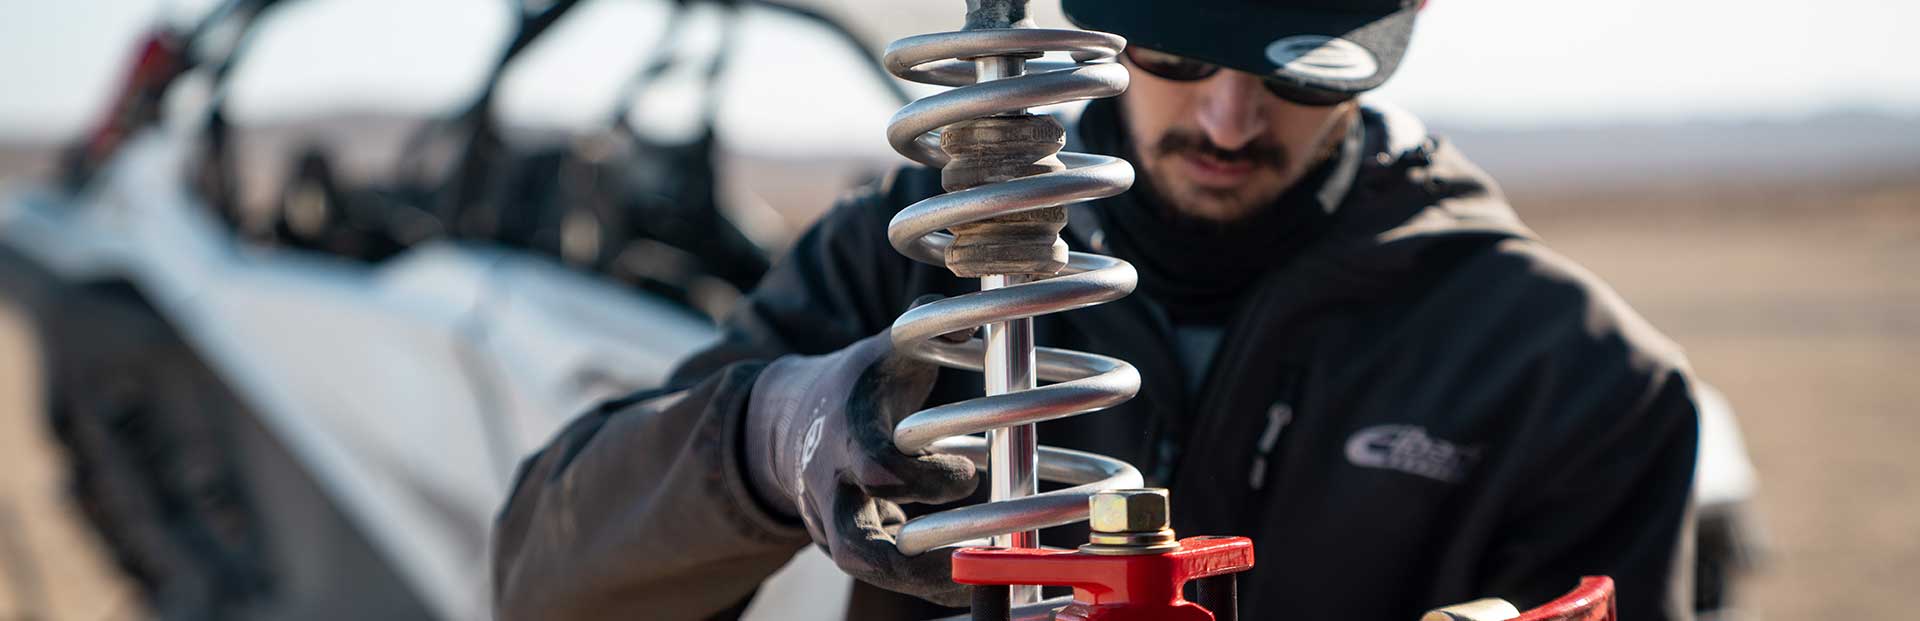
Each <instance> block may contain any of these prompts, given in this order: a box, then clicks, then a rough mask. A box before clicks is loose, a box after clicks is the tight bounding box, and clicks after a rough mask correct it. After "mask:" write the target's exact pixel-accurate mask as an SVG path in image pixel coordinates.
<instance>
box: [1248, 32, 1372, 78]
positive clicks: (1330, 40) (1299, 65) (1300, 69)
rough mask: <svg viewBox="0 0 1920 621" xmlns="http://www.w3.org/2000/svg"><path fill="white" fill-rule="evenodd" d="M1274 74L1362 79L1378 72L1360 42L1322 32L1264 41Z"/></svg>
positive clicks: (1370, 55) (1370, 54)
mask: <svg viewBox="0 0 1920 621" xmlns="http://www.w3.org/2000/svg"><path fill="white" fill-rule="evenodd" d="M1267 60H1271V61H1273V64H1275V65H1279V66H1280V68H1279V69H1275V70H1274V73H1285V74H1290V75H1296V76H1300V77H1303V78H1314V79H1320V80H1365V79H1367V78H1371V77H1373V74H1375V73H1379V72H1380V61H1379V60H1378V59H1375V58H1374V57H1373V52H1369V51H1367V48H1364V47H1360V44H1358V43H1354V42H1352V41H1348V40H1346V39H1341V38H1338V37H1328V36H1324V35H1297V36H1292V37H1287V38H1284V39H1280V40H1278V41H1274V42H1273V43H1269V44H1267Z"/></svg>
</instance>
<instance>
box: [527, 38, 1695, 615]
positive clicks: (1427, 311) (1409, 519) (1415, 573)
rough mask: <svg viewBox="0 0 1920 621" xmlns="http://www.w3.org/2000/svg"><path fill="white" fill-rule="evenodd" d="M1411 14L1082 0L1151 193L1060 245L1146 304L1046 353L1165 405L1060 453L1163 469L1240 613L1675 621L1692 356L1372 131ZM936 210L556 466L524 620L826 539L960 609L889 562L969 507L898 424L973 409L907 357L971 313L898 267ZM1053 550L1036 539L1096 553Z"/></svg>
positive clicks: (1680, 598) (653, 592)
mask: <svg viewBox="0 0 1920 621" xmlns="http://www.w3.org/2000/svg"><path fill="white" fill-rule="evenodd" d="M1415 4H1416V2H1415V0H1187V1H1185V2H1182V3H1179V6H1177V7H1175V6H1169V5H1166V4H1162V3H1153V2H1147V1H1145V0H1131V1H1121V0H1066V2H1065V8H1066V12H1067V15H1068V16H1069V17H1070V18H1071V19H1073V20H1074V21H1075V22H1076V23H1078V24H1079V25H1081V26H1083V27H1086V28H1089V29H1094V30H1103V31H1109V32H1115V33H1117V34H1120V35H1123V36H1125V37H1127V38H1128V39H1129V40H1130V41H1131V44H1132V46H1131V47H1130V48H1129V49H1128V51H1127V54H1126V55H1125V58H1124V59H1123V60H1124V62H1126V63H1127V64H1128V65H1129V66H1130V68H1131V70H1132V74H1133V82H1132V86H1131V89H1130V91H1129V92H1128V93H1126V94H1125V95H1123V96H1122V97H1120V98H1118V99H1116V100H1105V101H1097V102H1094V103H1092V104H1090V105H1089V106H1088V107H1087V109H1086V110H1085V112H1084V114H1083V115H1082V117H1081V119H1080V121H1079V123H1078V127H1077V128H1076V131H1077V135H1078V138H1079V140H1080V142H1082V143H1083V149H1084V150H1088V151H1093V152H1098V153H1104V154H1111V155H1117V156H1122V157H1126V158H1127V159H1129V160H1131V161H1133V162H1134V163H1135V164H1136V165H1137V166H1138V168H1139V169H1140V172H1141V175H1140V180H1139V183H1138V184H1137V185H1136V186H1135V188H1134V189H1133V190H1132V191H1131V192H1129V193H1127V194H1124V195H1122V196H1120V197H1116V198H1113V199H1107V200H1102V201H1097V202H1095V203H1092V204H1089V205H1085V206H1078V207H1075V208H1074V210H1073V213H1072V224H1070V225H1069V228H1068V230H1067V231H1066V233H1064V236H1065V238H1066V239H1067V241H1068V243H1069V245H1071V246H1073V247H1075V248H1081V249H1088V250H1091V251H1095V252H1103V253H1108V254H1112V255H1114V256H1117V257H1120V258H1123V259H1126V260H1127V261H1130V262H1132V263H1133V264H1134V265H1135V266H1137V267H1138V268H1139V271H1140V285H1139V289H1138V292H1137V293H1136V294H1135V295H1133V296H1131V297H1129V298H1126V299H1124V300H1121V301H1119V302H1116V303H1112V304H1107V305H1103V306H1098V307H1094V308H1089V309H1084V310H1079V311H1074V312H1069V313H1063V314H1058V315H1051V316H1045V317H1041V318H1038V319H1036V320H1035V330H1036V332H1037V335H1038V341H1039V342H1041V343H1044V344H1047V345H1052V346H1058V347H1065V348H1070V349H1077V350H1084V351H1090V352H1094V353H1100V354H1105V355H1110V356H1114V357H1118V358H1121V359H1124V360H1128V361H1130V362H1132V363H1133V364H1134V365H1136V366H1138V367H1139V369H1140V371H1141V373H1142V375H1143V376H1144V378H1145V384H1144V387H1143V389H1142V390H1141V391H1140V395H1139V397H1138V398H1136V399H1134V400H1133V401H1130V402H1128V403H1126V404H1123V405H1121V406H1118V407H1116V408H1113V409H1112V410H1109V411H1106V412H1101V413H1097V414H1092V415H1087V416H1081V417H1076V418H1071V419H1067V420H1063V421H1056V422H1052V423H1044V424H1042V425H1041V426H1040V435H1041V438H1042V439H1043V441H1044V442H1046V443H1048V444H1052V445H1059V446H1065V447H1068V448H1075V449H1082V450H1089V451H1093V452H1097V453H1103V454H1107V455H1111V456H1115V457H1118V458H1122V459H1125V460H1127V461H1129V462H1132V463H1134V464H1136V465H1138V466H1140V468H1141V470H1142V471H1143V472H1145V473H1146V475H1147V477H1148V479H1149V481H1148V482H1149V484H1152V485H1163V486H1166V487H1169V488H1170V489H1171V495H1172V499H1173V503H1174V504H1173V519H1174V527H1175V528H1176V529H1178V530H1180V531H1181V532H1183V533H1186V534H1233V535H1245V536H1249V537H1252V538H1253V540H1254V541H1255V544H1256V546H1257V555H1258V558H1259V564H1258V565H1257V566H1256V567H1255V568H1254V569H1253V570H1252V572H1251V573H1250V574H1247V575H1245V576H1243V577H1242V590H1241V592H1242V594H1243V597H1242V610H1243V611H1244V614H1246V615H1248V617H1247V618H1276V619H1277V618H1289V619H1336V618H1338V619H1413V618H1417V616H1418V614H1419V613H1420V612H1421V611H1422V610H1425V609H1427V608H1431V607H1435V606H1439V605H1445V604H1449V603H1456V602H1461V601H1466V600H1471V599H1476V598H1480V597H1488V596H1496V597H1504V598H1507V599H1509V600H1512V601H1514V602H1515V603H1516V604H1519V605H1521V606H1522V607H1526V606H1532V605H1537V604H1540V603H1542V602H1544V601H1546V600H1548V599H1550V598H1552V597H1553V596H1555V595H1557V594H1558V593H1561V592H1564V591H1566V590H1567V589H1569V588H1571V587H1572V586H1573V585H1574V584H1575V582H1576V581H1577V579H1578V578H1579V577H1580V576H1582V575H1589V574H1606V575H1610V576H1612V577H1613V578H1614V579H1615V580H1616V581H1617V583H1618V586H1619V594H1620V612H1621V615H1622V616H1623V618H1626V619H1633V620H1635V621H1645V620H1655V619H1676V618H1684V617H1685V616H1686V612H1685V606H1684V603H1685V601H1686V595H1687V594H1686V588H1685V586H1684V579H1683V578H1684V573H1685V572H1683V571H1677V568H1678V567H1684V566H1685V565H1684V564H1683V563H1684V562H1685V561H1686V557H1685V554H1684V548H1685V545H1684V542H1685V541H1686V538H1685V537H1684V535H1685V534H1686V530H1687V528H1686V524H1687V518H1686V514H1687V508H1688V501H1687V498H1688V486H1689V483H1690V479H1691V476H1692V470H1693V462H1694V446H1695V433H1696V432H1695V413H1694V406H1693V403H1692V402H1691V400H1690V398H1689V391H1688V386H1689V378H1688V375H1687V371H1686V369H1685V366H1684V362H1683V360H1682V358H1681V356H1680V355H1679V353H1678V352H1677V350H1676V348H1674V346H1672V345H1671V344H1669V343H1668V342H1667V341H1666V340H1665V339H1664V338H1662V337H1661V336H1660V335H1659V334H1657V333H1655V332H1654V331H1653V330H1652V329H1651V328H1650V327H1648V326H1647V325H1646V324H1645V323H1644V322H1643V321H1642V320H1641V319H1639V318H1638V317H1637V316H1636V315H1634V314H1633V313H1632V311H1631V310H1629V309H1628V308H1626V306H1625V305H1624V304H1623V303H1622V302H1621V301H1620V300H1619V299H1618V297H1616V296H1615V295H1614V294H1613V293H1612V292H1611V291H1609V290H1608V289H1607V288H1606V287H1605V286H1604V285H1603V284H1602V283H1600V282H1599V281H1598V280H1596V279H1595V278H1594V277H1593V276H1592V275H1590V274H1588V273H1586V272H1585V271H1582V270H1581V269H1579V268H1578V267H1577V266H1575V265H1573V264H1572V263H1571V262H1570V261H1568V260H1567V259H1565V258H1563V257H1560V256H1558V255H1556V254H1553V253H1552V252H1551V251H1550V250H1548V249H1547V248H1545V247H1544V246H1543V245H1542V244H1541V243H1540V242H1539V241H1538V240H1536V239H1534V237H1533V236H1532V234H1531V233H1530V232H1529V231H1528V230H1527V229H1526V228H1525V227H1524V226H1522V225H1521V224H1520V222H1519V221H1518V219H1517V218H1516V217H1515V215H1514V213H1513V211H1512V210H1511V209H1510V208H1509V207H1508V206H1507V205H1506V204H1505V203H1504V201H1503V199H1502V198H1501V197H1500V195H1499V193H1498V191H1497V189H1496V188H1495V187H1494V185H1493V182H1492V181H1491V180H1490V179H1488V178H1487V177H1486V175H1485V174H1484V173H1482V172H1480V171H1479V170H1477V169H1476V168H1474V167H1473V166H1472V165H1471V164H1469V163H1468V162H1467V161H1466V160H1465V159H1464V158H1463V157H1462V156H1461V155H1460V153H1459V152H1457V151H1456V150H1455V149H1453V148H1452V147H1451V146H1450V145H1448V144H1446V143H1444V142H1442V141H1440V140H1438V139H1435V138H1430V137H1428V136H1427V135H1426V132H1425V131H1424V130H1423V129H1421V128H1420V127H1419V126H1418V123H1417V121H1413V120H1411V119H1410V118H1408V117H1406V116H1405V115H1404V114H1400V113H1393V112H1388V111H1385V110H1384V109H1378V108H1372V107H1367V106H1362V105H1359V104H1358V103H1356V102H1355V100H1354V97H1355V96H1356V95H1357V94H1359V93H1361V92H1364V91H1367V90H1369V89H1372V88H1374V87H1377V86H1379V85H1380V84H1381V83H1382V82H1383V81H1385V80H1386V79H1387V77H1388V76H1389V75H1390V74H1391V73H1392V72H1393V71H1394V69H1395V66H1396V65H1397V64H1398V62H1399V60H1400V56H1401V52H1402V51H1403V50H1404V49H1405V45H1406V42H1407V40H1408V37H1409V36H1410V32H1411V29H1412V26H1413V22H1414V16H1415V15H1416V13H1417V12H1418V7H1417V6H1415ZM939 191H940V189H939V187H938V174H937V172H935V171H929V170H922V169H911V168H910V169H903V170H901V171H899V172H898V173H897V174H896V175H894V176H893V177H891V178H890V179H888V180H886V181H884V182H882V183H880V184H878V185H877V186H876V187H873V188H870V189H869V190H868V191H867V192H866V193H864V194H862V195H859V196H857V197H854V198H853V199H851V200H847V201H845V202H843V203H842V204H840V205H838V206H837V207H836V208H835V209H834V210H833V211H832V212H830V213H829V214H827V215H826V216H825V217H824V218H823V219H822V220H821V221H820V222H819V223H817V224H816V225H815V226H814V227H813V228H812V229H811V230H810V231H809V232H808V233H807V234H806V235H805V236H804V237H803V238H802V239H801V240H800V241H799V243H798V244H797V246H796V247H795V249H794V250H793V252H792V254H790V255H789V256H787V257H786V258H785V259H784V260H783V261H782V262H781V263H780V264H779V265H778V266H777V267H776V268H775V270H774V271H773V272H772V273H771V274H770V275H769V276H768V277H767V279H766V280H765V281H764V282H763V283H762V284H761V286H760V288H759V289H758V290H757V291H755V292H754V293H753V294H752V296H751V297H750V298H749V299H748V300H747V302H746V303H745V306H744V308H743V309H742V310H740V311H739V312H738V313H736V314H735V315H734V316H733V317H732V318H731V319H730V320H729V322H728V324H727V329H728V332H727V337H726V339H725V340H724V342H722V343H720V344H719V345H716V346H715V347H713V348H712V349H710V350H709V351H706V352H704V353H702V354H701V355H699V356H697V357H695V358H694V359H693V360H691V361H689V362H687V363H686V364H685V365H684V366H683V367H682V368H681V369H680V370H679V372H678V373H677V374H676V379H675V380H674V381H673V383H672V385H673V386H674V387H675V388H676V390H674V391H672V392H667V391H656V392H650V393H646V394H642V395H636V396H634V397H631V398H628V399H625V400H622V401H618V402H615V403H610V404H607V405H606V406H604V407H602V408H600V409H599V410H598V411H596V412H593V413H590V414H588V415H587V416H584V417H582V418H581V419H580V420H578V421H576V422H575V423H574V424H573V425H572V426H571V427H569V428H568V429H566V430H565V431H564V432H563V433H562V434H561V435H560V436H559V437H558V438H556V439H555V440H554V442H553V444H552V446H550V447H548V448H547V449H545V450H544V451H543V452H542V453H540V454H538V455H535V456H534V457H533V458H531V459H530V460H529V461H528V462H527V463H526V465H525V466H524V467H523V468H522V470H521V473H520V479H519V482H518V484H517V487H516V489H515V491H514V493H513V495H512V498H511V499H510V500H509V502H508V505H507V506H506V508H505V510H504V511H503V513H502V515H501V516H500V521H499V524H498V532H497V540H496V544H497V546H496V548H497V550H496V553H497V559H496V565H495V570H494V578H495V585H496V589H497V599H496V603H497V605H498V606H499V612H500V614H501V615H502V617H503V618H508V619H521V618H540V619H570V618H601V617H627V618H649V619H680V618H702V617H707V616H725V615H726V614H729V611H732V610H737V607H738V606H739V605H741V604H742V603H743V602H745V601H746V600H747V599H748V598H749V597H750V596H751V595H752V594H753V592H754V589H755V587H756V585H757V584H758V583H759V582H760V581H761V580H763V579H764V578H765V577H766V576H767V575H768V574H770V573H771V572H773V571H774V570H775V569H776V568H778V567H779V566H780V565H781V564H782V563H784V562H785V561H786V560H787V559H788V558H789V557H790V556H791V555H792V554H793V553H794V552H795V551H796V550H798V549H799V548H800V547H801V546H804V545H807V544H809V543H813V544H816V545H819V546H820V547H821V548H822V549H824V550H825V551H826V552H827V553H828V555H829V556H831V557H832V558H833V559H834V561H835V562H836V563H837V564H838V565H839V566H840V567H841V568H842V569H843V570H845V571H847V572H848V573H850V574H852V575H853V576H855V577H856V578H859V579H860V580H861V581H862V582H861V583H857V584H856V587H855V592H854V594H853V597H852V600H851V604H850V608H851V610H850V616H851V617H852V618H859V619H916V618H927V617H929V616H935V615H937V614H939V613H940V609H938V608H935V607H932V606H931V604H929V603H928V602H927V601H926V600H932V601H934V602H941V603H949V604H952V603H957V602H960V601H964V600H963V598H962V597H961V590H960V589H959V588H958V587H957V586H956V585H954V584H952V583H951V582H950V581H949V580H948V574H947V567H946V562H947V560H946V558H945V556H943V555H941V554H939V553H930V554H927V555H922V556H918V557H907V556H903V555H901V554H900V553H899V552H898V551H897V550H895V549H894V547H893V545H892V543H891V539H890V535H891V532H892V531H891V529H892V528H893V527H895V526H897V524H898V523H899V522H900V520H901V519H903V518H904V515H903V513H904V511H903V507H904V508H905V511H915V512H917V511H921V510H923V509H924V508H925V507H924V505H925V504H927V503H942V502H949V501H954V500H958V499H961V498H963V497H966V496H967V495H968V494H969V493H970V492H973V491H974V488H975V483H976V481H975V479H974V474H973V470H972V467H971V464H968V463H966V462H965V460H962V459H959V458H957V457H951V456H940V455H906V454H902V453H900V452H899V451H898V450H897V449H895V448H894V447H893V446H892V445H891V443H890V441H889V440H888V435H887V432H886V430H887V429H888V428H889V427H890V425H891V424H892V422H893V421H894V420H897V419H898V418H899V417H901V416H904V415H905V414H907V413H910V412H912V411H914V410H917V409H919V408H921V407H923V406H924V405H928V404H934V403H943V402H950V401H954V400H958V399H962V398H966V397H968V396H973V395H977V394H978V393H979V390H980V389H979V387H980V379H979V376H978V375H977V374H970V373H961V372H955V371H951V370H940V371H938V372H936V371H935V370H934V369H933V368H932V367H930V366H927V365H925V364H923V363H917V362H913V361H910V360H906V359H904V358H902V357H899V356H893V355H891V352H890V351H889V350H890V346H889V345H888V344H887V339H886V337H885V332H886V330H887V327H888V325H889V324H890V322H892V321H893V319H894V317H895V316H897V315H899V314H900V313H901V312H902V311H904V310H906V309H907V308H908V307H909V305H910V304H911V303H912V302H913V301H915V300H916V299H917V298H920V297H921V296H923V295H926V294H940V295H956V294H960V293H965V292H967V291H971V290H973V289H974V288H975V285H974V284H972V283H971V282H967V281H963V280H961V279H959V278H956V277H954V276H953V275H952V274H950V273H948V272H946V271H944V270H942V269H939V268H934V267H930V266H925V265H921V264H918V263H914V262H912V261H910V260H908V259H906V258H905V257H902V256H900V255H898V254H896V253H895V252H893V250H892V249H891V248H890V247H889V246H888V245H887V243H886V242H885V241H884V240H885V237H886V236H885V234H884V231H885V227H886V224H887V221H888V219H889V218H890V217H891V216H892V214H893V213H895V212H896V211H898V210H899V209H901V208H902V207H904V206H906V205H908V204H911V203H912V202H914V201H916V200H918V199H921V198H924V197H926V196H930V195H933V194H937V193H939ZM929 394H930V395H931V396H929ZM1064 530H1065V531H1067V532H1064V533H1059V532H1051V531H1050V532H1049V533H1048V535H1047V542H1048V543H1049V544H1051V545H1074V544H1075V543H1079V542H1083V541H1084V535H1083V534H1081V533H1083V532H1084V531H1081V532H1079V533H1076V532H1072V529H1064ZM903 594H904V595H903ZM909 595H912V596H917V598H916V597H909Z"/></svg>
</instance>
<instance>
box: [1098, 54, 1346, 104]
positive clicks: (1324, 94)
mask: <svg viewBox="0 0 1920 621" xmlns="http://www.w3.org/2000/svg"><path fill="white" fill-rule="evenodd" d="M1126 54H1127V60H1128V61H1131V62H1132V63H1133V66H1135V67H1139V68H1140V70H1141V71H1145V72H1147V73H1151V74H1153V75H1155V76H1158V77H1160V78H1161V79H1165V80H1172V81H1175V82H1193V81H1197V80H1204V79H1206V78H1208V77H1211V76H1212V75H1213V74H1215V73H1219V72H1220V65H1216V64H1213V63H1209V62H1202V61H1198V60H1194V59H1191V58H1187V57H1185V56H1178V55H1174V54H1168V53H1166V52H1162V51H1159V50H1150V49H1147V48H1144V47H1140V46H1138V45H1129V46H1127V51H1126ZM1260 83H1261V84H1264V85H1266V87H1267V91H1269V92H1271V93H1273V95H1274V96H1275V97H1279V98H1281V99H1284V100H1286V101H1289V102H1292V103H1295V104H1298V105H1302V106H1313V107H1316V108H1321V107H1326V106H1331V105H1336V104H1339V103H1342V102H1345V101H1347V100H1350V99H1353V95H1352V94H1350V93H1341V92H1337V91H1329V90H1325V89H1319V88H1313V87H1310V86H1300V85H1298V84H1288V83H1286V82H1282V81H1279V80H1275V79H1273V78H1261V79H1260Z"/></svg>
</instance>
